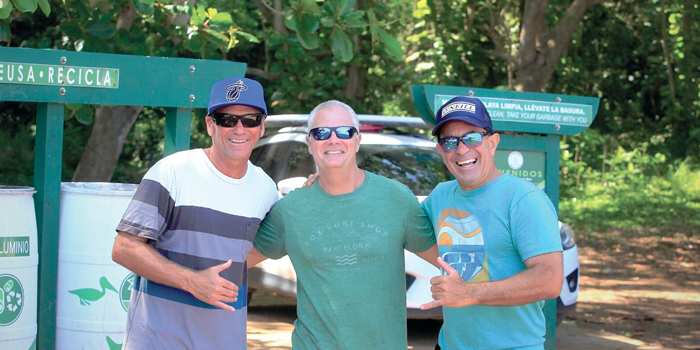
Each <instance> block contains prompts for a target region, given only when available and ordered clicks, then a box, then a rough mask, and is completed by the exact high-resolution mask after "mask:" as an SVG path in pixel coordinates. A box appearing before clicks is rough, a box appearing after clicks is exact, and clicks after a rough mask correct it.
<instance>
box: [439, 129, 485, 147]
mask: <svg viewBox="0 0 700 350" xmlns="http://www.w3.org/2000/svg"><path fill="white" fill-rule="evenodd" d="M488 134H489V133H488V132H486V131H481V132H468V133H466V134H464V135H463V136H461V137H457V136H448V137H443V138H441V139H439V140H438V144H440V147H442V150H443V151H445V152H454V151H456V150H457V147H458V146H459V142H460V141H461V142H462V143H463V144H464V145H465V146H467V148H470V149H471V148H477V147H479V146H481V143H482V142H484V136H486V135H488Z"/></svg>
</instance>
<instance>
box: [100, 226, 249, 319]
mask: <svg viewBox="0 0 700 350" xmlns="http://www.w3.org/2000/svg"><path fill="white" fill-rule="evenodd" d="M112 260H114V262H116V263H117V264H120V265H122V266H124V267H126V268H127V269H129V270H131V271H132V272H134V273H135V274H137V275H139V276H143V277H145V278H146V279H148V280H151V281H154V282H157V283H160V284H165V285H168V286H171V287H175V288H179V289H182V290H184V291H187V292H189V293H190V294H192V295H193V296H194V297H195V298H197V299H199V300H201V301H203V302H205V303H207V304H211V305H213V306H217V307H220V308H222V309H224V310H228V311H234V308H233V307H232V306H230V305H227V304H225V303H232V302H235V301H236V300H237V297H238V286H236V285H235V284H234V283H233V282H231V281H229V280H227V279H225V278H223V277H221V276H219V272H221V271H223V270H225V269H227V268H229V267H231V263H232V262H231V260H229V261H227V262H225V263H223V264H220V265H217V266H212V267H210V268H208V269H206V270H201V271H194V270H191V269H188V268H186V267H184V266H182V265H179V264H177V263H174V262H172V261H170V260H168V259H166V258H165V257H164V256H163V255H161V254H160V253H158V251H157V250H155V249H154V248H153V247H151V246H150V245H148V244H147V238H142V237H138V236H135V235H132V234H129V233H127V232H119V234H118V235H117V239H116V240H115V241H114V247H113V248H112Z"/></svg>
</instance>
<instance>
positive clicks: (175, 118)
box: [163, 107, 192, 156]
mask: <svg viewBox="0 0 700 350" xmlns="http://www.w3.org/2000/svg"><path fill="white" fill-rule="evenodd" d="M191 133H192V109H190V108H174V107H170V108H166V109H165V145H164V150H163V155H164V156H167V155H169V154H173V153H175V152H178V151H183V150H186V149H189V148H190V136H191Z"/></svg>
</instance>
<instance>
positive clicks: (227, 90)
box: [207, 77, 267, 115]
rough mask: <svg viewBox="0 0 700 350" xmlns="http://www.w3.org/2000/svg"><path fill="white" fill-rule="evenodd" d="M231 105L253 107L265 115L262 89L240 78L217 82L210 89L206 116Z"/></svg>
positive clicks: (252, 82)
mask: <svg viewBox="0 0 700 350" xmlns="http://www.w3.org/2000/svg"><path fill="white" fill-rule="evenodd" d="M233 105H243V106H248V107H253V108H256V109H258V110H260V111H261V112H263V113H265V115H267V105H266V104H265V94H264V93H263V87H262V85H260V83H258V82H257V81H255V80H253V79H248V78H242V77H231V78H226V79H224V80H219V81H217V82H216V83H214V85H212V87H211V94H210V96H209V108H208V109H207V115H211V114H212V113H214V112H216V110H218V109H219V108H223V107H226V106H233Z"/></svg>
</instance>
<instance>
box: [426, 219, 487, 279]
mask: <svg viewBox="0 0 700 350" xmlns="http://www.w3.org/2000/svg"><path fill="white" fill-rule="evenodd" d="M437 242H438V243H437V244H438V250H439V252H440V257H441V258H442V260H444V261H445V262H446V263H447V264H448V265H450V266H451V267H452V268H453V269H455V270H457V272H459V274H460V276H462V279H463V280H465V281H467V282H486V281H489V272H488V270H489V269H488V264H487V261H486V250H485V249H484V234H483V233H482V232H481V225H480V224H479V221H478V220H477V219H476V217H474V216H472V215H470V214H469V212H467V211H462V210H457V209H445V210H443V211H442V214H441V215H440V220H439V222H438V232H437ZM444 273H445V272H444V271H443V274H444Z"/></svg>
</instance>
